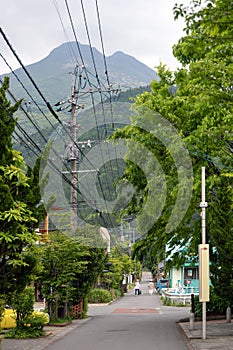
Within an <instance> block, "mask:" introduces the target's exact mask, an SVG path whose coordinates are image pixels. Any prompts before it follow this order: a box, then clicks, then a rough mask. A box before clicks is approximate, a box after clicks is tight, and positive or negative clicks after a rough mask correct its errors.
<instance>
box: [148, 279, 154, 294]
mask: <svg viewBox="0 0 233 350" xmlns="http://www.w3.org/2000/svg"><path fill="white" fill-rule="evenodd" d="M148 289H149V294H150V295H152V294H154V292H155V286H154V282H153V280H150V282H149V283H148Z"/></svg>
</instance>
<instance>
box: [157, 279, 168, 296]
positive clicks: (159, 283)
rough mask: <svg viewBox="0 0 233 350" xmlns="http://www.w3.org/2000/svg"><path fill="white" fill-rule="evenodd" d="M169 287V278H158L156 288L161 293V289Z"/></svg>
mask: <svg viewBox="0 0 233 350" xmlns="http://www.w3.org/2000/svg"><path fill="white" fill-rule="evenodd" d="M168 287H169V279H168V278H160V279H159V280H158V281H157V283H156V286H155V288H156V290H157V292H158V293H160V294H161V289H165V288H168Z"/></svg>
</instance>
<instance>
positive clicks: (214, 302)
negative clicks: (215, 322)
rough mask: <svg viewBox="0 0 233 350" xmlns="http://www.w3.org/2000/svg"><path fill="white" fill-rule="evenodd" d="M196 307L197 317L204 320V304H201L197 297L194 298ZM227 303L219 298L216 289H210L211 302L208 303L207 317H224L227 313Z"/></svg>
mask: <svg viewBox="0 0 233 350" xmlns="http://www.w3.org/2000/svg"><path fill="white" fill-rule="evenodd" d="M194 307H195V315H196V316H197V317H199V318H202V303H201V302H199V297H198V296H195V298H194ZM226 308H227V305H226V302H225V300H224V299H222V298H221V297H220V296H218V295H217V294H216V293H215V291H214V288H213V287H212V288H210V301H209V302H207V303H206V312H207V315H211V314H219V315H224V314H225V312H226Z"/></svg>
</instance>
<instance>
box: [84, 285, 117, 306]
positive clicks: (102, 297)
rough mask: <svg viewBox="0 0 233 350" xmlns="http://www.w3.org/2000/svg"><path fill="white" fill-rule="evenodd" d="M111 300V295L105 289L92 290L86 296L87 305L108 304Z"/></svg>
mask: <svg viewBox="0 0 233 350" xmlns="http://www.w3.org/2000/svg"><path fill="white" fill-rule="evenodd" d="M111 300H112V298H111V293H110V292H109V291H108V290H106V289H93V290H91V291H90V293H89V295H88V302H89V303H93V304H94V303H109V302H110V301H111Z"/></svg>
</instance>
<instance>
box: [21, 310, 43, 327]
mask: <svg viewBox="0 0 233 350" xmlns="http://www.w3.org/2000/svg"><path fill="white" fill-rule="evenodd" d="M48 321H49V319H48V316H47V315H46V314H45V313H43V312H40V313H37V312H33V313H32V314H31V315H29V316H28V317H27V318H26V319H25V324H26V325H28V327H29V328H31V329H32V328H33V329H43V328H44V325H45V324H46V323H48Z"/></svg>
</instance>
